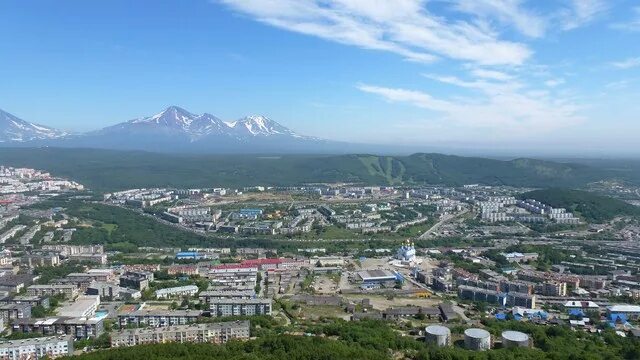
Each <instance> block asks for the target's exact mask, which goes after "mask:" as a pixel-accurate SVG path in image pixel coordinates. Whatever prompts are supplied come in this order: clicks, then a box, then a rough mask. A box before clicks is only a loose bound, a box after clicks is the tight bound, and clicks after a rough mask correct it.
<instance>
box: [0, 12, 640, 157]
mask: <svg viewBox="0 0 640 360" xmlns="http://www.w3.org/2000/svg"><path fill="white" fill-rule="evenodd" d="M0 79H2V80H1V83H2V86H0V108H2V109H3V110H6V111H8V112H11V113H13V114H15V115H17V116H19V117H21V118H23V119H25V120H29V121H34V122H39V123H42V124H45V125H50V126H54V127H59V128H63V129H66V130H74V131H86V130H93V129H97V128H100V127H104V126H107V125H111V124H114V123H118V122H121V121H125V120H129V119H133V118H136V117H140V116H145V115H150V114H154V113H157V112H159V111H160V110H161V109H163V108H165V107H166V106H169V105H179V106H182V107H184V108H186V109H188V110H190V111H192V112H196V113H201V112H205V111H206V112H210V113H212V114H215V115H216V116H218V117H220V118H222V119H225V120H233V119H237V118H240V117H243V116H245V115H249V114H262V115H265V116H268V117H270V118H272V119H274V120H276V121H278V122H280V123H282V124H283V125H285V126H288V127H290V128H292V129H294V130H295V131H297V132H299V133H303V134H306V135H313V136H319V137H324V138H329V139H336V140H346V141H353V142H366V143H380V144H407V145H417V146H423V145H424V146H427V145H429V146H436V147H442V148H446V147H451V148H461V147H468V148H480V149H506V150H507V151H512V152H525V151H533V150H535V151H540V150H541V149H543V150H544V151H542V152H558V153H566V154H578V155H579V154H585V153H590V152H593V153H611V154H613V153H622V152H626V153H631V152H633V153H640V146H639V145H638V140H639V139H640V136H639V131H640V116H639V114H640V100H639V99H640V3H639V2H638V1H635V0H619V1H614V0H611V1H607V0H546V1H540V0H529V1H526V0H426V1H423V0H395V1H390V0H389V1H387V0H317V1H315V0H214V1H207V0H173V1H169V0H164V1H150V0H136V1H130V0H109V1H106V0H104V1H100V0H96V1H85V0H48V1H44V0H31V1H28V2H27V1H23V0H2V1H0Z"/></svg>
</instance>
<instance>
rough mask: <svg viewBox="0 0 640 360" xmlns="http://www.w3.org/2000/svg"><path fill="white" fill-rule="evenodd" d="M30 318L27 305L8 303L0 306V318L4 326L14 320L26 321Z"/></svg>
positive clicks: (29, 308)
mask: <svg viewBox="0 0 640 360" xmlns="http://www.w3.org/2000/svg"><path fill="white" fill-rule="evenodd" d="M30 317H31V305H30V304H27V303H10V304H3V305H0V318H2V319H3V320H4V323H5V324H8V323H9V322H10V321H12V320H15V319H26V318H30Z"/></svg>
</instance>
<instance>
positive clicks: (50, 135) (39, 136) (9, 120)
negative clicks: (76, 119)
mask: <svg viewBox="0 0 640 360" xmlns="http://www.w3.org/2000/svg"><path fill="white" fill-rule="evenodd" d="M65 135H67V133H66V132H64V131H62V130H57V129H53V128H50V127H48V126H44V125H40V124H36V123H31V122H28V121H24V120H22V119H20V118H18V117H17V116H15V115H12V114H9V113H8V112H6V111H3V110H1V109H0V143H11V142H23V141H32V140H43V139H55V138H60V137H63V136H65Z"/></svg>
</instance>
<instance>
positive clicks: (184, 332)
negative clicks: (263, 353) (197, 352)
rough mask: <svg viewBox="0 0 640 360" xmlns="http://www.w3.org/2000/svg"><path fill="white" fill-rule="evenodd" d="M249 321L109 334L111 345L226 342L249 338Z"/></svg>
mask: <svg viewBox="0 0 640 360" xmlns="http://www.w3.org/2000/svg"><path fill="white" fill-rule="evenodd" d="M249 336H250V333H249V321H235V322H222V323H211V324H191V325H179V326H171V327H167V328H149V329H130V330H121V331H118V332H115V333H113V334H112V335H111V347H123V346H135V345H141V344H158V343H168V342H179V343H184V342H192V343H215V344H222V343H226V342H227V341H229V340H231V339H247V338H249Z"/></svg>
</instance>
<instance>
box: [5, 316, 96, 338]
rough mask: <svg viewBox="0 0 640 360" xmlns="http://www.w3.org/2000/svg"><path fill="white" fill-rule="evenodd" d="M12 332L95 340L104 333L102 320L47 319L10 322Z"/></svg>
mask: <svg viewBox="0 0 640 360" xmlns="http://www.w3.org/2000/svg"><path fill="white" fill-rule="evenodd" d="M11 326H12V330H13V332H21V333H38V334H42V335H43V336H53V335H59V334H66V335H71V336H72V337H73V338H74V339H89V338H96V337H98V336H100V335H102V333H103V332H104V321H103V319H102V318H70V317H48V318H45V319H33V318H31V319H18V320H14V321H13V322H12V325H11Z"/></svg>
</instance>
